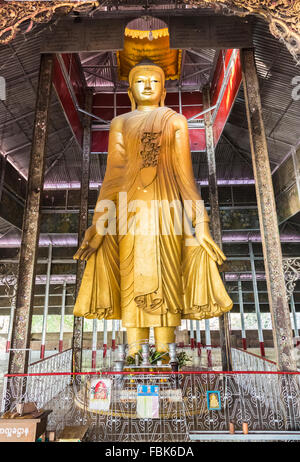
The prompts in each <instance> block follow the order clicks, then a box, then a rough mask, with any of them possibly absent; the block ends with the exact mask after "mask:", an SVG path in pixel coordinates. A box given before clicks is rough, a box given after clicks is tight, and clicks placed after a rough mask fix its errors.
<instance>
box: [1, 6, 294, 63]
mask: <svg viewBox="0 0 300 462" xmlns="http://www.w3.org/2000/svg"><path fill="white" fill-rule="evenodd" d="M107 3H109V2H107ZM182 3H186V4H187V5H191V6H193V5H194V6H195V7H197V8H201V7H203V8H207V7H211V8H213V9H214V10H215V11H216V12H217V13H223V14H235V15H237V16H242V17H245V16H247V15H249V14H254V15H257V16H259V17H262V18H263V19H264V20H265V21H267V22H268V23H269V28H270V31H271V33H272V34H273V35H274V36H275V37H276V38H278V39H279V40H282V41H283V42H284V43H285V44H286V46H287V48H288V50H289V51H290V53H291V54H292V55H293V56H294V57H295V59H296V60H298V61H299V60H300V20H299V17H300V2H299V0H182ZM118 4H119V5H120V6H121V5H122V4H124V6H126V5H128V1H124V0H119V2H118ZM97 6H99V2H98V1H86V2H85V1H82V2H80V3H78V2H72V1H61V2H59V1H57V2H47V1H46V2H45V1H41V2H13V1H12V2H5V3H1V5H0V44H5V43H8V42H9V41H10V40H12V39H13V38H14V37H15V36H16V34H17V33H18V31H19V30H20V28H21V26H22V25H23V27H24V28H25V31H26V32H28V31H29V30H30V29H31V28H32V25H33V24H34V23H43V22H44V23H47V22H49V21H50V20H51V19H52V18H53V16H54V15H55V14H60V15H66V14H68V13H70V12H71V11H75V10H76V11H79V12H80V11H83V10H84V11H90V10H92V8H94V7H97Z"/></svg>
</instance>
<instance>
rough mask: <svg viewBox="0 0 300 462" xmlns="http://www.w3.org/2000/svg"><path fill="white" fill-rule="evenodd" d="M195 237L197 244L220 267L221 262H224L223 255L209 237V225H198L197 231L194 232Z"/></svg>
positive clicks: (205, 223)
mask: <svg viewBox="0 0 300 462" xmlns="http://www.w3.org/2000/svg"><path fill="white" fill-rule="evenodd" d="M196 237H197V240H198V242H199V244H200V245H201V246H202V247H203V249H204V250H205V251H206V252H207V253H208V255H209V256H210V257H211V258H212V259H213V260H214V261H215V262H217V263H218V265H221V264H222V263H223V261H225V260H226V257H225V255H224V253H223V252H222V250H221V249H220V247H219V246H218V245H217V244H216V243H215V242H214V240H213V238H212V237H211V234H210V230H209V225H208V223H207V222H204V223H200V224H199V225H198V229H197V230H196Z"/></svg>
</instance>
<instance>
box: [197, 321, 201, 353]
mask: <svg viewBox="0 0 300 462" xmlns="http://www.w3.org/2000/svg"><path fill="white" fill-rule="evenodd" d="M196 343H197V349H198V356H201V331H200V321H196Z"/></svg>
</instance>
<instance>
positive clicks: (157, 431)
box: [6, 371, 300, 441]
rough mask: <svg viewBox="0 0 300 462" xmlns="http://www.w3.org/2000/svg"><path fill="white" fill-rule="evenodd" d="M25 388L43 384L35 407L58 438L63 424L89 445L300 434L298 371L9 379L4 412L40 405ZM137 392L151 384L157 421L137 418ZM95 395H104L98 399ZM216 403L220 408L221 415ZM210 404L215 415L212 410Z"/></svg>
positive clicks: (128, 373) (41, 375)
mask: <svg viewBox="0 0 300 462" xmlns="http://www.w3.org/2000/svg"><path fill="white" fill-rule="evenodd" d="M38 380H39V381H40V382H37V381H38ZM34 381H35V382H34ZM28 382H29V383H31V384H33V383H35V384H37V383H41V384H42V386H41V388H40V389H39V394H40V395H42V396H41V397H40V398H39V401H38V407H40V406H41V404H39V403H43V404H42V407H43V408H44V409H51V410H52V413H51V414H50V415H49V417H48V430H56V431H57V432H58V433H59V432H60V431H61V430H62V429H63V428H64V426H66V425H75V426H76V425H78V426H81V425H88V426H89V430H88V434H87V438H88V440H89V441H188V440H189V438H190V437H191V436H192V435H196V434H197V432H207V433H213V432H224V431H225V432H226V431H227V432H229V424H234V427H235V430H236V432H242V429H243V425H245V424H246V425H247V426H248V430H249V433H251V432H260V433H261V434H263V433H264V432H289V431H299V430H300V399H299V398H300V373H299V372H298V373H297V372H295V373H280V372H276V371H233V372H222V371H201V372H200V371H181V372H179V373H172V372H163V371H160V372H148V373H145V372H135V371H126V372H119V373H117V372H112V371H106V372H105V371H102V372H86V373H84V372H81V373H77V374H72V372H65V373H63V372H52V373H34V374H30V375H29V374H28V375H23V376H22V375H14V376H13V375H10V376H7V394H6V399H7V401H6V403H7V406H6V410H8V409H10V407H8V405H9V404H10V403H12V402H20V401H21V402H22V401H34V400H35V398H36V395H37V394H36V390H35V388H34V387H32V386H28ZM100 382H101V383H100ZM139 385H147V386H149V385H154V386H156V387H157V389H158V396H159V398H158V403H159V404H158V412H156V414H155V415H153V416H152V417H151V416H150V417H149V416H148V417H145V416H141V415H140V414H139V411H138V400H137V388H138V386H139ZM48 389H50V390H48ZM24 390H25V391H24ZM97 390H100V392H101V393H100V395H99V396H98V397H96V396H95V394H96V391H97ZM208 392H214V393H215V395H216V396H215V398H214V402H213V403H210V402H209V396H208ZM218 396H219V401H218ZM49 398H50V399H49ZM216 400H217V404H218V402H219V404H220V409H216ZM208 403H209V404H210V405H213V407H214V409H209V407H208ZM154 411H155V409H154Z"/></svg>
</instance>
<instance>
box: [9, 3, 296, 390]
mask: <svg viewBox="0 0 300 462" xmlns="http://www.w3.org/2000/svg"><path fill="white" fill-rule="evenodd" d="M105 3H106V6H103V7H101V6H96V7H88V6H86V8H83V7H82V8H81V9H80V8H78V9H76V8H74V9H72V10H71V11H70V12H69V13H68V14H62V13H61V12H57V13H54V14H53V15H52V17H51V18H50V19H48V20H47V21H40V22H36V21H31V23H30V22H24V23H23V24H21V25H20V26H19V30H18V32H17V33H16V34H15V37H14V38H13V39H6V38H5V36H1V43H2V44H0V76H1V77H3V78H4V79H5V85H6V95H5V98H0V154H1V156H0V166H1V167H0V168H1V178H0V349H1V350H0V353H1V368H2V371H4V372H5V371H6V368H7V363H8V351H9V348H10V342H11V335H12V330H13V326H12V324H13V319H14V295H15V292H16V284H17V277H18V262H19V258H20V252H21V241H22V228H23V215H24V210H25V207H26V195H27V191H28V180H29V179H28V172H29V168H30V155H31V149H32V142H33V133H34V124H35V111H36V101H37V96H38V90H39V88H40V87H39V72H40V62H41V55H42V54H43V53H46V54H47V55H50V54H53V56H54V58H53V59H54V61H53V74H52V93H51V100H50V105H49V119H48V134H47V145H46V151H45V156H46V157H45V168H44V187H43V191H42V193H41V205H40V212H39V215H40V224H39V226H40V228H39V233H40V234H39V246H38V253H37V266H36V279H35V286H34V298H33V311H32V324H31V333H30V349H31V360H32V361H33V360H35V361H36V360H39V359H41V358H44V357H46V358H47V357H49V356H51V355H53V354H54V353H57V352H61V351H64V350H68V349H69V348H71V347H72V338H73V308H74V303H75V295H76V271H77V261H76V260H74V259H73V255H74V254H75V252H76V250H77V248H78V229H79V225H80V223H79V222H80V201H81V189H80V188H81V181H82V157H83V151H84V149H85V146H84V141H83V139H84V135H83V134H84V129H85V127H86V124H90V128H91V142H90V152H89V163H90V164H89V188H88V210H89V214H88V223H89V224H90V223H91V221H92V215H93V211H94V208H95V205H96V201H97V197H98V194H99V190H100V188H101V185H102V182H103V178H104V175H105V171H106V161H107V146H108V133H109V128H110V122H111V120H112V119H113V118H114V117H115V116H118V115H120V114H123V113H126V112H129V111H130V110H131V104H130V100H129V98H128V95H127V89H128V81H127V80H126V78H125V77H124V76H126V72H127V75H128V69H127V68H128V66H129V65H132V56H131V55H130V52H131V51H132V50H134V51H135V52H136V53H137V55H138V53H139V43H140V42H143V43H145V41H147V43H148V45H147V46H148V48H149V49H150V50H152V53H153V55H154V56H156V58H157V61H158V62H159V61H160V60H161V62H163V63H164V65H165V68H167V69H168V71H169V78H168V76H167V80H166V89H167V97H166V100H165V105H166V106H168V107H170V108H172V109H174V110H175V111H177V112H179V113H182V114H183V115H185V116H186V118H187V119H188V126H189V133H190V145H191V153H192V163H193V171H194V176H195V180H196V184H197V187H198V189H199V191H200V192H201V195H202V198H203V200H204V202H205V206H206V209H207V211H208V214H210V211H211V200H210V188H209V181H210V180H209V178H210V175H211V170H210V168H211V166H210V165H209V162H208V156H207V150H206V141H205V113H207V110H209V108H210V107H212V108H211V109H210V110H211V111H212V118H213V124H214V133H213V137H214V143H213V144H214V149H215V162H216V169H215V174H216V179H217V199H218V205H219V210H220V219H221V229H222V245H223V252H224V253H225V255H226V256H227V260H226V262H225V263H224V264H223V265H222V267H221V274H222V277H223V280H224V282H225V286H226V289H227V291H228V293H229V295H230V297H231V298H232V300H233V303H234V306H233V309H232V310H231V312H230V313H229V315H228V317H229V332H230V343H231V347H234V348H237V349H244V350H245V349H247V350H248V351H249V352H252V353H254V354H256V355H258V356H260V357H264V358H266V359H268V360H271V361H276V358H275V353H274V336H273V330H272V316H271V312H270V306H269V300H270V298H269V296H268V290H270V289H268V277H267V274H266V273H267V271H268V270H266V267H265V264H266V259H265V256H264V252H263V245H262V235H261V226H263V225H262V224H261V223H260V217H259V204H258V200H257V191H256V187H257V184H256V177H255V174H254V171H253V162H252V154H251V138H250V137H249V128H248V123H247V110H246V109H247V108H246V98H245V90H244V85H243V70H242V64H241V50H242V49H246V50H249V49H253V53H254V58H255V64H256V70H257V76H258V81H259V88H260V98H261V106H262V116H263V123H264V128H265V135H266V140H267V150H268V156H269V162H270V168H271V174H272V182H273V188H274V195H275V202H276V210H277V220H278V227H279V233H280V243H281V249H282V257H283V260H282V262H283V263H282V265H283V271H284V276H285V283H286V289H287V294H288V303H289V308H290V317H291V326H292V329H293V341H294V345H295V347H296V345H298V343H300V337H299V328H300V282H299V276H300V264H299V262H300V176H299V165H300V90H299V88H298V87H299V82H300V77H299V63H300V61H299V59H300V57H299V55H295V54H294V55H293V53H291V51H290V50H289V49H288V47H287V45H286V43H284V40H279V39H278V38H277V37H275V36H274V35H272V34H271V32H270V29H269V24H268V23H267V21H265V20H264V19H263V18H262V17H260V16H259V15H254V14H253V15H244V16H238V15H229V14H226V15H224V14H223V11H222V10H221V11H217V12H216V11H215V9H214V8H210V7H205V8H204V7H201V8H197V7H195V6H194V7H192V6H190V5H188V4H187V3H188V2H186V3H184V2H146V4H147V5H146V7H145V6H144V7H141V6H138V3H144V2H119V4H118V5H117V3H118V2H114V1H108V2H105ZM148 3H149V4H148ZM99 30H100V31H102V32H101V34H100V32H99ZM158 30H159V31H163V32H161V33H160V34H157V35H156V33H155V32H156V31H158ZM65 31H66V32H65ZM70 31H73V32H74V37H75V38H74V39H72V34H71V32H70ZM76 31H78V34H77V35H76ZM93 31H98V32H99V34H100V35H99V37H100V38H99V37H98V39H97V36H96V38H95V39H94V40H95V43H96V45H95V48H97V40H98V41H100V40H101V47H99V46H98V49H96V50H95V49H93V46H94V43H93V41H91V42H89V37H91V36H92V34H93ZM187 31H189V33H187ZM209 31H210V32H209ZM73 32H72V33H73ZM98 32H97V33H98ZM143 33H144V35H143ZM149 34H150V35H149ZM96 35H97V34H96ZM159 41H161V45H157V44H156V42H157V43H159ZM166 43H167V47H166V45H165V44H166ZM76 46H77V48H76ZM165 47H166V48H165ZM153 50H154V51H153ZM164 59H165V61H164ZM130 60H131V61H130ZM297 85H298V87H297ZM207 88H209V91H210V97H211V101H210V106H207V105H205V102H204V100H203V92H204V91H205V90H206V89H207ZM88 91H90V92H91V93H92V95H93V96H92V104H91V105H90V106H89V107H88V106H87V105H86V101H85V94H86V92H88ZM297 91H298V92H297ZM266 181H267V180H266ZM261 187H262V185H261ZM265 233H266V234H267V233H272V229H265ZM197 323H198V324H197ZM177 335H178V337H177V342H179V343H182V344H184V345H187V346H188V347H189V349H190V350H193V349H194V348H195V349H197V345H198V344H199V343H200V344H201V345H202V346H203V347H204V348H205V345H210V346H212V348H214V347H216V348H217V347H219V345H220V334H219V323H218V320H217V319H213V320H210V325H209V326H208V325H207V324H205V322H204V320H203V321H200V322H198V321H197V322H196V321H189V320H183V321H182V324H181V327H180V329H178V332H177ZM95 342H96V343H95ZM118 343H126V332H125V329H124V328H122V325H121V323H120V322H112V321H107V322H104V321H103V320H98V321H97V320H96V321H94V322H93V320H87V319H85V320H84V327H83V339H82V349H83V351H84V352H85V353H84V367H85V369H86V370H90V368H91V364H92V356H91V353H92V351H93V350H95V349H96V351H97V350H99V351H100V350H101V349H102V348H103V346H105V348H108V349H110V348H114V347H115V345H116V344H118ZM41 349H42V350H43V351H42V353H41ZM213 362H214V364H213V366H212V367H213V368H214V367H215V368H216V370H218V369H219V370H220V369H221V355H219V354H218V353H217V351H216V354H215V356H214V353H213ZM298 367H299V365H298ZM2 380H3V379H2ZM1 385H2V384H1Z"/></svg>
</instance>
